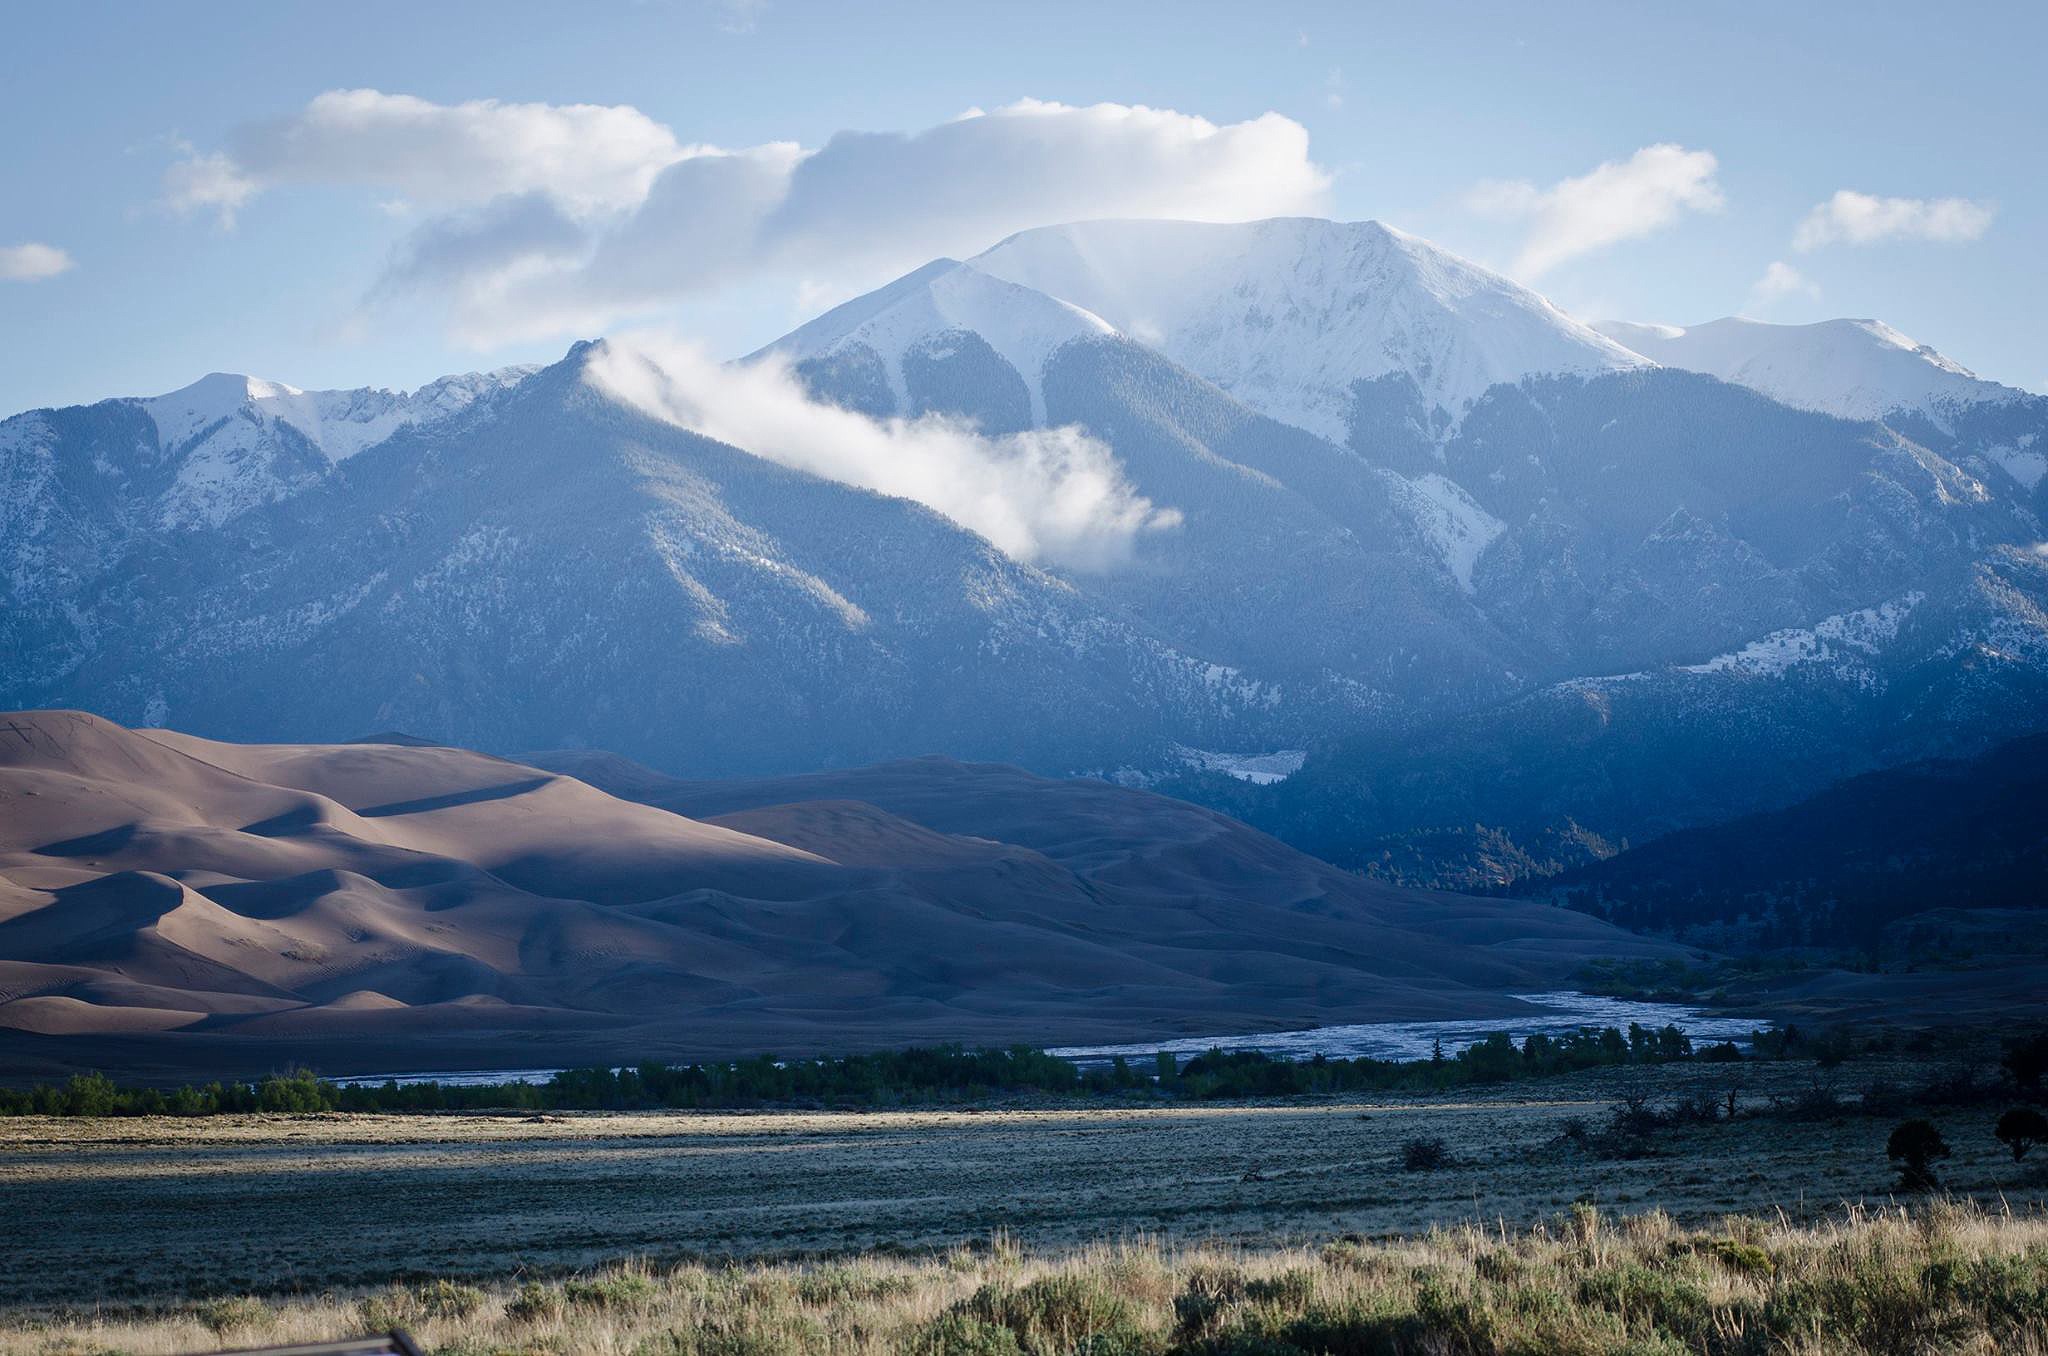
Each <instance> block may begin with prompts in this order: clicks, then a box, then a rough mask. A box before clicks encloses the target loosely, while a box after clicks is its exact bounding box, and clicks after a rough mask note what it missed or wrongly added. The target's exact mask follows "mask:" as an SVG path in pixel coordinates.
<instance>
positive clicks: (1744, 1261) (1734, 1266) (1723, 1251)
mask: <svg viewBox="0 0 2048 1356" xmlns="http://www.w3.org/2000/svg"><path fill="white" fill-rule="evenodd" d="M1706 1251H1707V1255H1708V1256H1710V1257H1712V1258H1714V1259H1715V1260H1716V1261H1718V1262H1720V1263H1721V1265H1723V1266H1725V1267H1727V1268H1728V1269H1729V1270H1730V1271H1737V1272H1741V1273H1742V1274H1743V1275H1745V1276H1769V1275H1771V1274H1772V1273H1773V1272H1775V1271H1776V1270H1777V1269H1778V1264H1777V1263H1776V1262H1774V1261H1772V1260H1771V1255H1770V1253H1768V1252H1766V1251H1764V1250H1763V1249H1762V1248H1760V1247H1758V1246H1757V1245H1756V1244H1754V1243H1745V1242H1743V1241H1742V1240H1741V1239H1739V1238H1717V1239H1714V1240H1713V1241H1712V1242H1710V1243H1708V1244H1707V1247H1706Z"/></svg>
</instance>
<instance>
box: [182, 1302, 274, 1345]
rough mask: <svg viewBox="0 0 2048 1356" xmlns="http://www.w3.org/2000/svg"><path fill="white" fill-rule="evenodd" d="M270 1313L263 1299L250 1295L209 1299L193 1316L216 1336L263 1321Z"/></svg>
mask: <svg viewBox="0 0 2048 1356" xmlns="http://www.w3.org/2000/svg"><path fill="white" fill-rule="evenodd" d="M269 1314H270V1311H269V1310H268V1309H266V1308H264V1306H263V1301H262V1300H259V1299H255V1298H252V1297H251V1296H248V1295H234V1296H230V1297H228V1298H225V1299H216V1300H207V1301H206V1302H205V1303H204V1304H201V1305H200V1306H199V1307H198V1308H196V1309H195V1310H193V1312H192V1316H193V1317H194V1318H196V1319H198V1320H199V1321H200V1322H201V1323H203V1324H205V1325H206V1328H207V1331H209V1332H211V1333H213V1334H214V1335H215V1336H216V1337H219V1336H224V1335H225V1334H227V1333H231V1332H233V1331H235V1329H237V1328H247V1327H251V1326H253V1325H255V1324H258V1323H261V1322H262V1321H263V1320H264V1319H265V1318H266V1317H268V1316H269Z"/></svg>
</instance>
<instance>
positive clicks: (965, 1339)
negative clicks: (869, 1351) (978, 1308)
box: [911, 1310, 1024, 1356]
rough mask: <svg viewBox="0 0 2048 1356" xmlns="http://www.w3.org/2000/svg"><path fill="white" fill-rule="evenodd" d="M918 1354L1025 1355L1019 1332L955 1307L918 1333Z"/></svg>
mask: <svg viewBox="0 0 2048 1356" xmlns="http://www.w3.org/2000/svg"><path fill="white" fill-rule="evenodd" d="M911 1350H912V1351H913V1352H915V1353H916V1354H917V1356H1023V1352H1024V1349H1023V1348H1022V1347H1020V1346H1018V1345H1017V1334H1015V1333H1013V1332H1011V1331H1010V1330H1009V1329H1008V1328H1006V1327H1004V1326H1002V1325H1001V1324H1000V1323H991V1322H989V1321H988V1320H987V1319H985V1318H976V1317H974V1316H973V1315H972V1314H965V1313H961V1312H960V1311H958V1310H954V1311H952V1312H950V1313H945V1314H941V1315H939V1317H938V1318H937V1319H936V1320H934V1321H933V1322H932V1323H931V1324H930V1325H929V1326H928V1327H926V1328H925V1330H924V1331H923V1332H922V1333H920V1334H919V1335H918V1338H917V1341H916V1342H915V1343H914V1344H913V1345H912V1347H911Z"/></svg>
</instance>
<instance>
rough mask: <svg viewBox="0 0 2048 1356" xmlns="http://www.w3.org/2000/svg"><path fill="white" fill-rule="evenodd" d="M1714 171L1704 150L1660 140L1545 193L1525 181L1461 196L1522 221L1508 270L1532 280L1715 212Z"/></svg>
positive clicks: (1496, 183) (1497, 183)
mask: <svg viewBox="0 0 2048 1356" xmlns="http://www.w3.org/2000/svg"><path fill="white" fill-rule="evenodd" d="M1717 168H1718V162H1717V161H1716V160H1715V159H1714V155H1713V153H1712V152H1711V151H1698V150H1688V149H1687V148H1686V147H1683V146H1677V145H1672V144H1670V143H1662V144H1659V145H1655V146H1645V147H1643V148H1642V149H1641V150H1639V151H1637V152H1636V153H1635V154H1634V155H1632V156H1630V157H1629V158H1628V159H1626V160H1610V161H1608V162H1606V163H1605V164H1602V165H1599V166H1597V167H1596V168H1594V169H1592V170H1590V171H1588V172H1587V173H1585V174H1582V175H1579V176H1578V177H1576V178H1572V179H1560V180H1559V181H1558V182H1556V183H1554V184H1552V185H1551V186H1550V187H1549V188H1539V187H1538V186H1537V185H1535V184H1533V183H1531V182H1529V181H1528V180H1526V179H1511V180H1492V181H1489V182H1486V183H1483V184H1480V185H1478V186H1477V187H1476V188H1474V189H1473V190H1472V191H1471V192H1470V193H1469V194H1467V195H1466V205H1467V206H1468V207H1470V208H1471V209H1472V210H1474V211H1476V212H1480V213H1482V214H1484V215H1487V216H1494V217H1501V218H1505V219H1508V220H1522V221H1527V222H1528V223H1529V232H1528V235H1527V237H1526V238H1525V239H1524V241H1523V243H1522V247H1521V250H1520V252H1519V253H1518V254H1517V255H1516V258H1515V262H1514V265H1513V270H1514V272H1515V274H1516V275H1517V276H1518V277H1521V278H1523V279H1535V278H1537V277H1540V276H1541V275H1543V274H1544V273H1547V272H1549V271H1550V270H1551V269H1553V268H1555V267H1557V266H1558V265H1559V264H1561V263H1564V262H1565V261H1566V260H1569V259H1576V258H1578V257H1579V256H1580V255H1584V254H1590V253H1592V252H1594V251H1596V250H1601V249H1605V248H1607V247H1608V246H1610V245H1615V244H1619V243H1620V242H1622V241H1624V240H1633V239H1635V238H1636V237H1638V236H1643V235H1648V234H1650V233H1651V232H1652V231H1656V230H1659V229H1661V228H1663V227H1665V226H1669V225H1670V224H1671V223H1672V222H1674V221H1676V220H1678V218H1679V216H1680V215H1681V214H1682V213H1685V212H1713V211H1718V210H1720V208H1721V205H1722V198H1721V188H1720V185H1719V184H1717V183H1716V182H1715V181H1714V174H1715V171H1716V170H1717Z"/></svg>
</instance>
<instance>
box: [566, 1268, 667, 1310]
mask: <svg viewBox="0 0 2048 1356" xmlns="http://www.w3.org/2000/svg"><path fill="white" fill-rule="evenodd" d="M658 1289H659V1287H658V1286H656V1285H655V1283H654V1282H653V1280H652V1279H650V1278H649V1277H647V1276H645V1275H643V1274H642V1273H640V1272H637V1271H615V1272H613V1273H611V1274H610V1275H608V1276H592V1277H589V1278H587V1279H583V1280H574V1281H570V1282H568V1283H566V1284H565V1285H563V1287H562V1297H563V1298H564V1299H565V1300H567V1301H568V1302H569V1303H570V1304H573V1305H577V1306H579V1307H581V1308H585V1309H642V1308H645V1307H646V1306H647V1304H648V1302H649V1301H651V1300H652V1299H653V1298H654V1295H655V1292H656V1291H657V1290H658Z"/></svg>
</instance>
